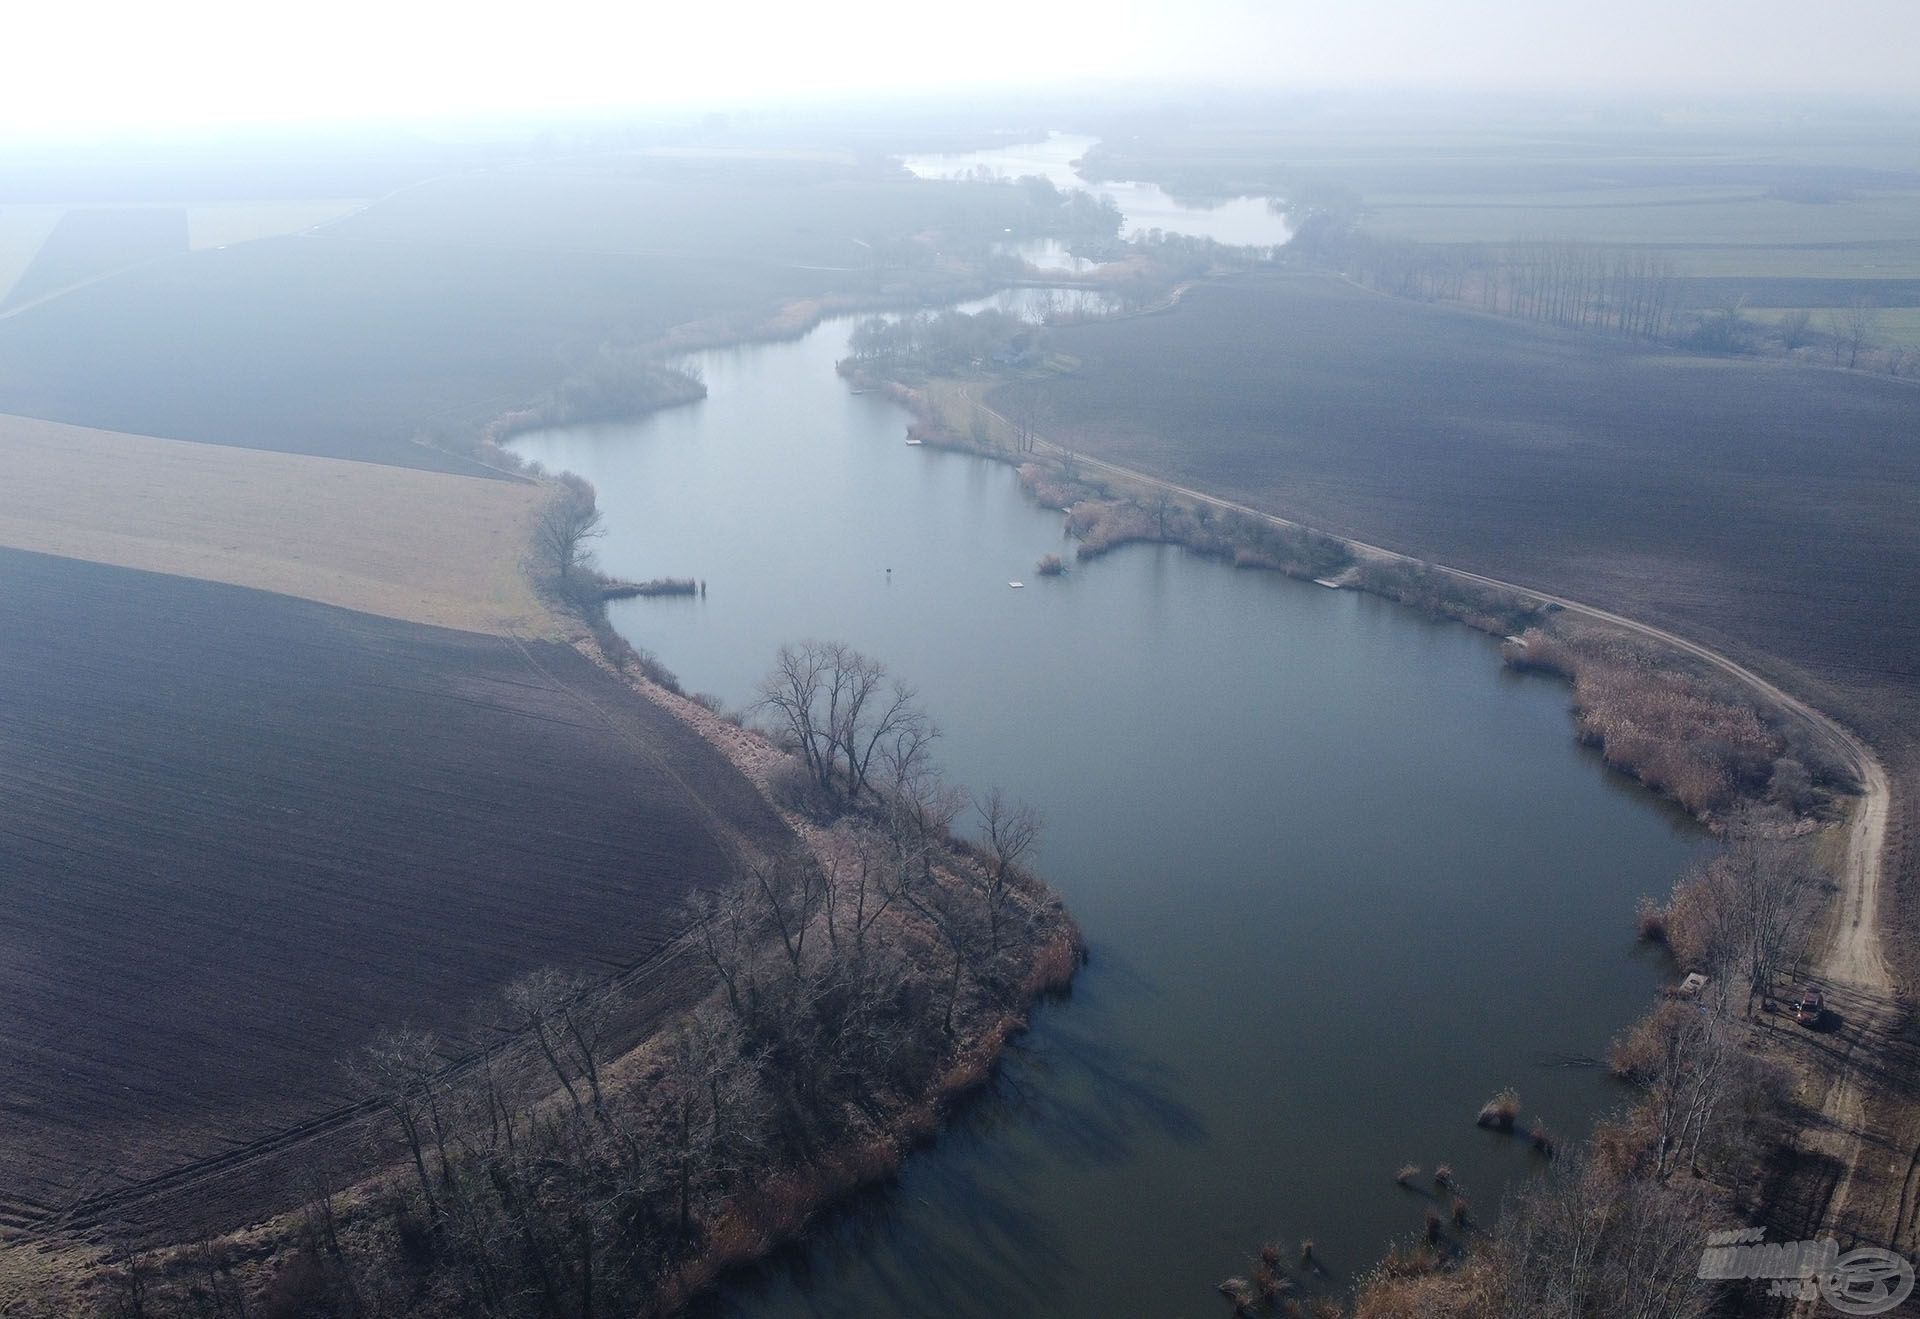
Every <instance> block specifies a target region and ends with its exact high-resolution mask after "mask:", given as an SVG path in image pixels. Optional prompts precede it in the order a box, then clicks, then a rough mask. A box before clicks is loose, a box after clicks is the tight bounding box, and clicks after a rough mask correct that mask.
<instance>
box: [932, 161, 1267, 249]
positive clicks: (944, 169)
mask: <svg viewBox="0 0 1920 1319" xmlns="http://www.w3.org/2000/svg"><path fill="white" fill-rule="evenodd" d="M1099 141H1100V139H1099V138H1097V137H1083V136H1079V135H1076V134H1072V133H1049V134H1047V136H1046V138H1045V140H1044V141H1040V142H1022V143H1018V144H1016V145H1013V146H1008V147H995V148H993V149H991V150H987V151H965V152H954V153H948V154H926V155H911V156H903V157H901V164H903V165H905V166H906V168H907V169H908V170H909V171H911V172H912V173H913V174H915V175H916V176H918V177H920V178H923V179H958V178H1006V179H1017V178H1025V177H1028V176H1032V175H1037V176H1039V177H1040V178H1044V179H1046V180H1047V181H1048V182H1050V183H1052V184H1053V185H1054V186H1055V187H1056V188H1060V189H1061V190H1063V191H1071V190H1073V189H1076V188H1078V189H1083V190H1085V191H1087V192H1092V193H1094V194H1096V195H1098V196H1101V197H1106V198H1109V199H1111V200H1112V202H1113V203H1114V205H1116V206H1118V207H1119V208H1120V214H1121V215H1122V216H1123V217H1124V219H1123V221H1122V224H1121V230H1120V236H1121V237H1122V238H1136V237H1138V236H1140V235H1141V234H1144V233H1147V232H1149V231H1151V230H1154V229H1158V230H1160V231H1162V232H1164V233H1169V234H1184V235H1187V236H1190V237H1194V238H1211V239H1213V240H1214V241H1215V242H1217V243H1227V244H1230V245H1232V246H1237V247H1278V246H1280V245H1281V244H1283V243H1285V242H1286V241H1287V240H1288V239H1289V238H1291V237H1293V231H1292V229H1291V228H1290V227H1289V226H1288V224H1287V217H1286V213H1285V211H1284V210H1282V209H1281V208H1280V207H1279V206H1278V205H1277V204H1276V199H1273V198H1268V197H1235V198H1233V199H1231V200H1229V201H1225V202H1221V203H1218V204H1215V205H1211V206H1190V205H1188V204H1186V203H1184V202H1181V201H1177V200H1175V199H1174V198H1173V197H1172V196H1171V195H1170V194H1169V193H1167V191H1166V190H1165V189H1163V188H1161V187H1159V186H1158V185H1157V184H1152V183H1136V182H1118V181H1116V182H1106V183H1092V182H1089V181H1088V180H1087V179H1085V178H1083V177H1081V175H1080V172H1079V170H1078V169H1076V168H1075V165H1076V163H1077V162H1078V161H1079V160H1080V159H1081V158H1082V157H1083V156H1085V155H1086V154H1087V152H1089V151H1091V150H1092V149H1093V147H1094V146H1095V145H1096V144H1097V143H1098V142H1099ZM1020 255H1022V256H1024V257H1026V258H1027V260H1028V261H1029V263H1030V264H1032V265H1034V266H1035V267H1037V268H1039V269H1043V270H1044V269H1059V270H1075V269H1076V267H1075V266H1074V265H1072V264H1060V265H1046V264H1043V263H1045V262H1068V263H1071V262H1074V261H1075V260H1077V259H1076V258H1074V257H1072V256H1071V254H1069V253H1067V252H1066V250H1065V249H1064V248H1063V247H1062V246H1061V245H1060V244H1059V243H1057V242H1053V243H1050V244H1049V243H1036V244H1031V245H1022V247H1021V248H1020ZM1092 264H1093V263H1087V264H1086V265H1085V266H1083V267H1079V268H1078V269H1079V270H1081V271H1082V272H1083V271H1084V269H1090V268H1092Z"/></svg>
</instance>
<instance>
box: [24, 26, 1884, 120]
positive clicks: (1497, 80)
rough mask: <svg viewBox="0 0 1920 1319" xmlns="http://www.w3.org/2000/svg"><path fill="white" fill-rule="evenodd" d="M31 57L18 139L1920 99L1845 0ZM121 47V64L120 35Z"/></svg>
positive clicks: (417, 38)
mask: <svg viewBox="0 0 1920 1319" xmlns="http://www.w3.org/2000/svg"><path fill="white" fill-rule="evenodd" d="M15 21H16V23H17V24H18V25H19V26H20V29H21V30H20V33H19V36H18V39H17V43H16V44H17V47H18V48H20V49H22V50H30V51H34V52H36V53H37V58H35V59H34V60H33V61H32V62H31V63H30V64H29V65H27V66H26V67H25V68H23V69H21V70H20V71H18V72H17V73H16V75H15V76H14V78H12V79H11V80H9V81H8V83H7V84H5V85H4V87H0V141H4V142H6V143H7V144H9V145H20V144H35V143H62V142H65V143H75V142H101V141H113V140H123V141H142V140H154V139H163V138H168V137H176V136H194V135H206V134H208V133H215V134H218V133H229V132H234V131H240V132H247V131H256V130H268V131H271V130H276V129H278V130H284V129H290V128H292V129H315V128H329V127H335V126H378V125H387V124H395V123H399V124H409V125H418V124H426V123H447V122H474V121H481V122H485V121H506V122H516V121H526V120H553V119H566V118H594V117H607V116H621V115H634V114H642V115H644V114H676V113H677V114H687V113H708V112H715V111H722V112H748V113H751V112H755V111H771V110H773V109H776V108H782V107H787V108H797V109H801V110H822V109H825V110H830V109H834V108H843V109H844V108H851V107H853V106H856V105H858V104H860V103H862V102H869V101H887V102H899V101H902V100H906V99H912V100H914V101H915V102H927V101H935V100H953V99H960V98H968V97H977V98H984V99H987V100H990V101H1000V100H1004V99H1006V98H1009V97H1019V98H1028V97H1034V98H1040V99H1042V100H1048V99H1055V98H1058V99H1061V100H1064V99H1066V98H1067V97H1069V96H1072V95H1075V94H1079V95H1082V96H1085V97H1092V98H1096V99H1097V98H1098V97H1100V96H1103V95H1104V96H1109V97H1111V96H1117V95H1120V94H1121V93H1122V91H1123V90H1124V91H1128V92H1131V93H1132V94H1135V95H1138V94H1141V93H1142V92H1145V93H1147V94H1155V95H1193V94H1203V95H1217V96H1226V97H1240V96H1248V95H1257V96H1263V97H1274V96H1281V97H1285V96H1289V95H1300V96H1303V97H1310V96H1314V95H1331V96H1334V97H1348V96H1353V95H1355V94H1360V95H1367V96H1379V95H1395V96H1401V95H1404V96H1412V97H1432V96H1441V97H1449V98H1460V97H1465V98H1470V99H1474V100H1479V99H1486V98H1491V99H1518V100H1532V99H1539V98H1542V97H1550V98H1552V99H1553V100H1555V101H1558V102H1567V101H1582V100H1594V101H1598V102H1603V103H1614V102H1620V101H1645V100H1649V99H1651V100H1656V101H1675V100H1677V101H1681V102H1683V103H1684V102H1705V103H1717V102H1722V101H1732V102H1737V103H1741V104H1751V105H1755V106H1761V107H1767V106H1772V105H1775V104H1776V103H1789V102H1790V103H1805V102H1809V101H1813V102H1824V103H1834V102H1839V103H1851V104H1868V105H1871V104H1880V105H1887V104H1889V103H1899V104H1901V105H1902V106H1914V105H1920V93H1917V92H1916V89H1915V86H1914V80H1913V78H1912V76H1911V68H1910V63H1909V58H1908V52H1909V51H1911V50H1912V49H1914V48H1915V46H1916V44H1920V9H1916V8H1915V7H1914V6H1911V5H1907V4H1903V3H1899V0H1844V2H1843V3H1839V4H1836V5H1832V6H1828V7H1826V8H1825V9H1823V10H1821V11H1818V12H1815V11H1812V10H1810V9H1808V8H1807V7H1805V6H1800V5H1789V4H1787V3H1785V0H1760V2H1759V3H1750V4H1742V5H1733V4H1728V3H1722V2H1721V0H1711V2H1706V3H1696V4H1692V5H1689V6H1687V7H1686V8H1685V9H1684V10H1679V11H1676V10H1674V9H1673V8H1672V7H1671V6H1665V5H1660V4H1656V3H1653V0H1627V2H1626V3H1622V4H1600V3H1595V2H1594V0H1562V2H1560V3H1554V4H1551V5H1527V4H1520V3H1516V2H1515V0H1468V2H1467V3H1464V4H1461V5H1455V6H1451V7H1449V8H1448V9H1447V10H1446V11H1445V12H1444V13H1442V12H1436V11H1435V9H1434V7H1432V6H1429V5H1425V4H1421V3H1418V0H1383V2H1382V3H1376V4H1374V5H1370V6H1368V7H1367V8H1366V9H1365V11H1364V12H1342V13H1328V12H1320V11H1309V10H1307V9H1306V8H1305V7H1303V6H1299V5H1289V6H1287V7H1285V8H1275V7H1271V6H1260V5H1255V4H1249V3H1244V2H1243V0H1196V2H1195V3H1191V4H1183V5H1179V6H1175V5H1171V4H1166V3H1158V2H1156V3H1133V4H1123V5H1118V6H1115V5H1105V6H1097V7H1096V6H1090V5H1084V4H1054V5H1047V6H1039V7H1036V6H1021V5H1014V4H1012V3H1008V0H989V3H986V4H984V5H981V6H977V7H976V8H975V9H974V10H972V11H971V12H970V13H969V14H968V15H966V17H965V20H964V22H956V21H954V20H951V19H949V18H932V17H906V18H903V17H902V16H901V15H900V13H899V12H898V11H897V10H895V9H894V8H893V7H892V6H888V5H883V4H879V3H876V2H875V0H849V2H848V3H843V4H838V5H834V6H831V7H830V8H827V9H825V10H818V11H807V12H804V13H802V12H798V11H795V10H792V9H790V8H789V7H786V6H778V5H773V4H768V3H762V2H761V0H753V2H751V3H735V4H733V5H731V6H728V7H727V8H726V10H725V12H724V14H716V13H715V12H714V11H711V10H709V11H704V12H703V13H701V14H699V15H695V14H693V13H691V12H683V13H668V14H660V13H655V12H636V13H623V12H618V11H614V10H612V9H610V8H608V7H607V6H605V5H603V4H600V3H596V2H592V0H575V2H574V3H569V4H566V5H563V6H561V7H559V8H557V9H555V10H552V11H549V12H548V13H546V14H545V15H543V16H542V18H541V19H540V20H539V21H538V23H528V22H526V21H524V20H522V19H520V18H519V17H518V16H514V17H512V18H509V16H508V15H507V14H506V11H504V10H492V11H488V10H479V11H474V10H469V9H466V8H456V7H454V6H452V5H450V4H447V3H443V2H442V0H432V2H431V3H424V4H412V5H408V6H404V7H400V8H398V9H395V8H393V7H390V6H376V5H374V4H371V3H368V0H350V3H348V4H346V5H345V6H343V7H341V8H338V9H335V10H330V11H329V12H328V14H327V15H326V21H325V22H324V24H323V25H314V24H309V23H307V22H303V21H301V20H298V19H295V18H289V17H287V16H284V15H279V14H267V13H263V12H262V11H259V10H257V9H255V8H253V7H250V6H243V5H240V4H238V3H235V2H234V0H195V2H194V3H189V4H184V5H179V6H174V7H171V8H169V9H167V10H164V11H160V10H149V9H146V8H144V7H136V6H131V5H126V4H121V3H111V4H96V5H93V6H88V7H84V8H62V9H44V10H40V11H38V12H34V13H30V14H26V15H22V16H17V17H16V20H15ZM105 32H112V33H114V34H115V38H114V40H113V42H112V45H111V46H110V47H106V48H103V46H102V44H101V41H100V37H101V34H102V33H105Z"/></svg>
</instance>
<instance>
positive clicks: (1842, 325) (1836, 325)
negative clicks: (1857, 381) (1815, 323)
mask: <svg viewBox="0 0 1920 1319" xmlns="http://www.w3.org/2000/svg"><path fill="white" fill-rule="evenodd" d="M1879 323H1880V311H1879V308H1877V307H1875V306H1874V305H1873V302H1872V300H1871V299H1868V298H1865V297H1856V298H1853V299H1851V300H1850V301H1849V302H1848V303H1847V305H1846V306H1844V307H1839V308H1836V309H1835V310H1833V311H1830V312H1828V313H1827V332H1828V333H1829V334H1831V335H1832V336H1833V360H1834V364H1835V365H1836V366H1837V365H1839V364H1840V360H1841V358H1842V357H1843V356H1844V357H1845V359H1846V365H1847V367H1848V368H1849V369H1851V368H1853V367H1856V366H1858V365H1859V364H1860V352H1861V350H1862V349H1863V348H1865V347H1866V345H1867V341H1868V340H1869V339H1871V338H1872V337H1873V333H1874V330H1875V329H1876V328H1877V327H1878V325H1879Z"/></svg>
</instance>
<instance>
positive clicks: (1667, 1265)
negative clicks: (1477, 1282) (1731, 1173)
mask: <svg viewBox="0 0 1920 1319" xmlns="http://www.w3.org/2000/svg"><path fill="white" fill-rule="evenodd" d="M1711 1221H1712V1218H1711V1201H1710V1198H1709V1193H1708V1192H1707V1191H1706V1190H1705V1189H1704V1188H1703V1187H1702V1186H1701V1185H1700V1184H1697V1183H1693V1182H1674V1183H1671V1184H1666V1185H1662V1184H1658V1183H1651V1182H1643V1181H1634V1180H1628V1181H1625V1182H1622V1181H1620V1180H1618V1179H1617V1178H1615V1177H1613V1176H1610V1175H1608V1174H1606V1173H1604V1172H1602V1171H1601V1170H1599V1169H1597V1168H1595V1167H1593V1166H1591V1165H1588V1164H1584V1163H1582V1162H1581V1161H1579V1160H1578V1159H1575V1158H1572V1157H1563V1158H1561V1159H1559V1160H1556V1161H1555V1163H1554V1165H1553V1166H1552V1167H1551V1168H1550V1169H1549V1170H1548V1171H1547V1172H1545V1173H1544V1174H1543V1175H1542V1176H1540V1177H1539V1178H1536V1179H1534V1180H1533V1181H1531V1182H1530V1183H1529V1184H1528V1185H1527V1186H1526V1187H1525V1188H1524V1189H1522V1190H1521V1191H1520V1192H1519V1193H1518V1195H1517V1196H1516V1197H1515V1198H1514V1200H1513V1201H1512V1202H1511V1203H1510V1204H1509V1205H1508V1206H1507V1208H1506V1209H1505V1210H1504V1211H1503V1212H1502V1213H1501V1215H1500V1218H1499V1223H1498V1226H1497V1227H1496V1229H1495V1231H1494V1234H1493V1238H1492V1240H1491V1241H1490V1242H1489V1244H1488V1258H1489V1262H1490V1264H1491V1269H1490V1277H1489V1279H1488V1283H1489V1286H1488V1295H1487V1296H1486V1297H1485V1302H1484V1307H1483V1308H1482V1309H1477V1310H1476V1311H1475V1313H1485V1314H1488V1315H1490V1316H1496V1317H1497V1319H1537V1317H1538V1316H1541V1315H1555V1316H1562V1317H1563V1319H1588V1317H1589V1316H1590V1317H1591V1319H1601V1316H1606V1317H1607V1319H1614V1316H1623V1317H1625V1319H1693V1317H1694V1316H1702V1315H1705V1314H1707V1313H1708V1312H1709V1311H1710V1310H1711V1308H1712V1303H1713V1300H1714V1289H1713V1284H1711V1283H1709V1282H1704V1281H1702V1280H1701V1279H1700V1277H1699V1276H1698V1274H1699V1263H1700V1247H1701V1232H1702V1229H1703V1226H1705V1225H1707V1224H1710V1223H1711Z"/></svg>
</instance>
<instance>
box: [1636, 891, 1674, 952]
mask: <svg viewBox="0 0 1920 1319" xmlns="http://www.w3.org/2000/svg"><path fill="white" fill-rule="evenodd" d="M1633 910H1634V933H1635V935H1636V936H1637V937H1638V938H1639V940H1640V942H1642V943H1662V944H1663V943H1665V942H1666V941H1667V913H1666V909H1665V908H1663V907H1662V906H1661V905H1660V904H1659V903H1657V902H1655V901H1654V900H1653V899H1652V898H1646V897H1643V898H1641V899H1640V901H1639V902H1638V903H1636V904H1635V905H1634V909H1633Z"/></svg>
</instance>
